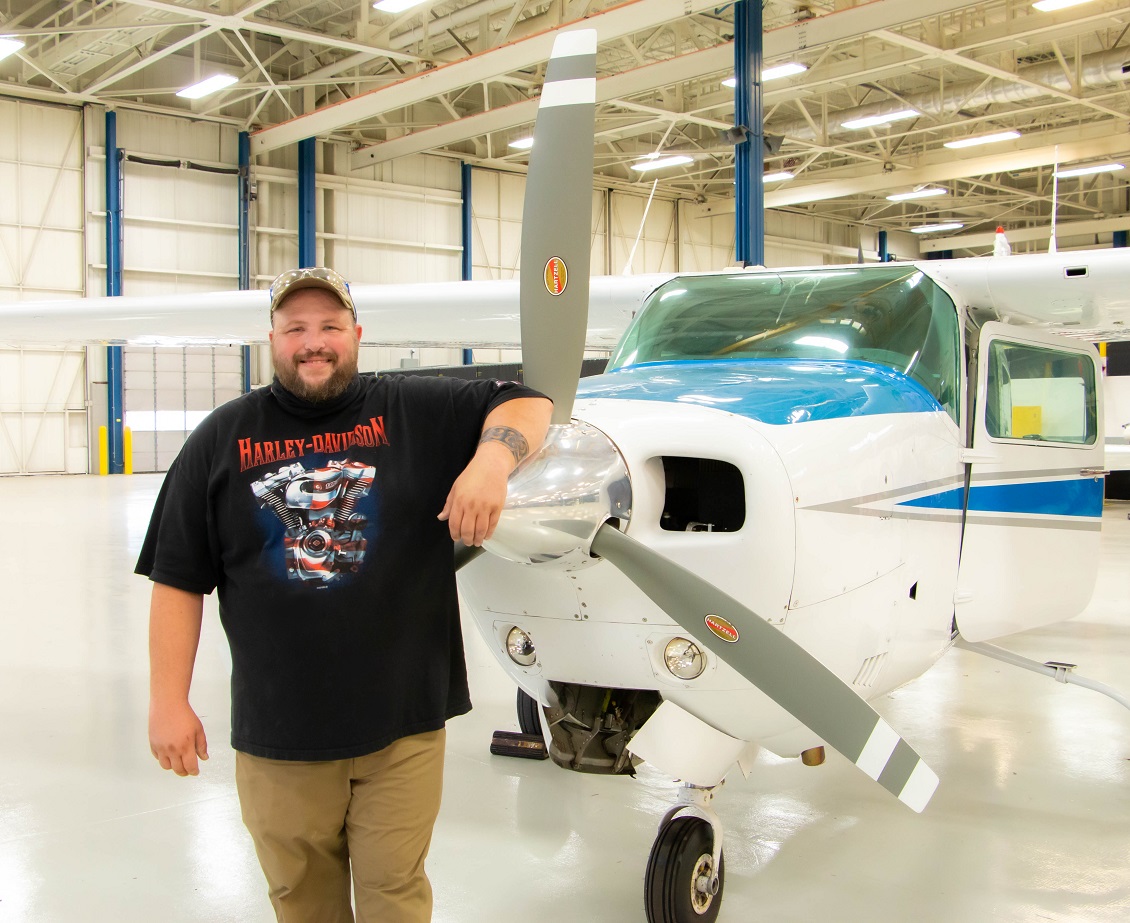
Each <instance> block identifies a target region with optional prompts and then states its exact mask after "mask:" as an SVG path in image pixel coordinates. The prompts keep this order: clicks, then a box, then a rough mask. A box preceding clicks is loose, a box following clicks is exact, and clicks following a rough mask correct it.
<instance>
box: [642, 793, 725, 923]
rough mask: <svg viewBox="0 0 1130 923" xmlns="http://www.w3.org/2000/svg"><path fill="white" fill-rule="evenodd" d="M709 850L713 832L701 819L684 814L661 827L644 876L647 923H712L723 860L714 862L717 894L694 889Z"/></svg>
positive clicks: (722, 878)
mask: <svg viewBox="0 0 1130 923" xmlns="http://www.w3.org/2000/svg"><path fill="white" fill-rule="evenodd" d="M713 850H714V831H713V829H712V828H711V826H710V824H709V823H707V822H706V821H705V820H703V819H702V818H699V817H692V816H688V815H685V814H684V815H681V816H679V817H676V818H675V819H674V820H672V821H670V822H669V823H667V824H666V825H664V827H663V829H661V830H660V831H659V835H658V836H657V837H656V838H655V843H654V844H653V845H652V847H651V855H650V856H648V859H647V871H646V872H645V873H644V907H645V909H646V911H647V923H714V920H715V919H716V918H717V916H718V911H719V909H720V908H721V906H722V885H723V883H724V881H725V877H726V860H725V857H719V860H718V891H717V893H715V894H710V893H707V892H704V891H702V890H700V889H698V888H696V881H697V880H698V878H699V877H700V876H701V875H703V873H704V871H705V870H706V869H708V868H709V866H710V860H711V854H712V852H713Z"/></svg>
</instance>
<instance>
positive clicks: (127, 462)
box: [122, 426, 133, 474]
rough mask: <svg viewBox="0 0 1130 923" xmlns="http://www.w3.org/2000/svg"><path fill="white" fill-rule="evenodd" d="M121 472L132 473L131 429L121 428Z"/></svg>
mask: <svg viewBox="0 0 1130 923" xmlns="http://www.w3.org/2000/svg"><path fill="white" fill-rule="evenodd" d="M122 474H133V430H131V429H130V428H129V427H128V426H126V427H124V428H123V429H122Z"/></svg>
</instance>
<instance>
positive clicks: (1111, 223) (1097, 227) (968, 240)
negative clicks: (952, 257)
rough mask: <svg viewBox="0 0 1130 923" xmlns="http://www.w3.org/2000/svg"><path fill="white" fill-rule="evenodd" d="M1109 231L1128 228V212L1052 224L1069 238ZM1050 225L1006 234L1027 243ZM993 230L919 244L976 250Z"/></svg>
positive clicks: (988, 242) (990, 239)
mask: <svg viewBox="0 0 1130 923" xmlns="http://www.w3.org/2000/svg"><path fill="white" fill-rule="evenodd" d="M1111 231H1130V215H1122V216H1120V217H1118V218H1098V219H1095V220H1092V221H1068V222H1062V221H1061V222H1059V223H1058V224H1056V226H1055V236H1056V239H1057V240H1070V239H1071V238H1072V237H1090V236H1091V235H1093V234H1109V233H1110V232H1111ZM1050 235H1051V228H1050V227H1048V226H1044V227H1040V228H1016V229H1014V230H1010V231H1009V232H1008V234H1007V237H1008V239H1009V241H1010V242H1011V243H1014V244H1017V243H1027V242H1028V241H1030V240H1044V241H1046V240H1048V239H1049V237H1050ZM996 236H997V235H996V232H995V231H986V232H985V233H983V234H960V235H958V236H956V237H934V238H931V239H930V240H923V241H921V242H920V244H919V246H920V248H921V250H922V252H923V253H934V252H937V251H940V250H979V249H981V248H982V247H991V246H992V245H993V243H994V242H995V240H996Z"/></svg>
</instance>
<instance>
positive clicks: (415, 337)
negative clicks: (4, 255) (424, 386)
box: [0, 273, 671, 349]
mask: <svg viewBox="0 0 1130 923" xmlns="http://www.w3.org/2000/svg"><path fill="white" fill-rule="evenodd" d="M670 278H671V274H661V273H656V274H649V275H638V276H603V277H599V278H595V279H593V280H592V283H591V297H592V310H591V312H590V317H589V325H588V332H587V335H586V340H585V346H586V347H587V348H589V349H611V348H612V347H613V346H615V345H616V341H617V340H618V339H619V338H620V334H621V333H623V331H624V328H625V327H627V325H628V322H629V321H630V320H631V319H632V315H633V313H634V312H635V311H637V310H638V309H639V307H640V305H641V304H642V303H643V300H644V299H645V298H646V297H647V296H648V295H649V294H650V293H651V292H652V291H654V290H655V288H657V287H658V286H659V285H661V284H663V283H664V282H666V281H667V280H668V279H670ZM350 291H351V293H352V294H353V300H354V302H355V303H356V305H357V312H358V319H359V322H360V323H361V325H362V328H363V330H364V336H363V337H362V343H363V344H364V345H366V346H392V347H413V348H420V347H425V346H466V347H495V348H507V347H514V348H516V347H518V346H520V345H521V324H520V320H519V310H518V281H517V280H509V281H480V282H435V283H427V282H424V283H414V284H404V285H353V286H351V287H350ZM268 303H269V302H268V295H267V291H266V290H265V289H263V290H258V291H246V292H209V293H205V294H193V295H172V296H169V295H162V296H156V295H154V296H145V295H139V296H122V297H114V298H75V299H70V300H67V301H20V302H13V303H9V304H5V305H0V343H3V344H7V345H24V344H50V345H70V344H75V345H79V344H98V343H103V344H111V345H119V344H128V345H138V346H174V345H179V346H186V345H215V344H233V343H262V342H266V339H267V330H268V329H269V327H270V321H269V318H268V310H267V308H268Z"/></svg>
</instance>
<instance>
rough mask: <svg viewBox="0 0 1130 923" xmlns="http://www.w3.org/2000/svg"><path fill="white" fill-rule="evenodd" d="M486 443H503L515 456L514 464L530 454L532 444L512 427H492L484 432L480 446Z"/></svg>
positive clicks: (480, 438)
mask: <svg viewBox="0 0 1130 923" xmlns="http://www.w3.org/2000/svg"><path fill="white" fill-rule="evenodd" d="M484 442H501V443H502V444H503V445H504V446H506V448H508V449H509V450H510V454H511V455H513V456H514V464H518V462H520V461H521V460H522V459H523V458H525V457H526V456H527V455H529V454H530V444H529V443H528V442H526V437H525V436H523V435H522V434H521V433H520V432H518V430H516V429H514V427H512V426H492V427H490V428H489V429H485V430H483V434H482V436H480V437H479V445H482V444H483V443H484Z"/></svg>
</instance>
